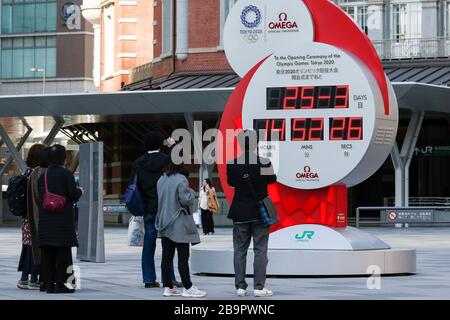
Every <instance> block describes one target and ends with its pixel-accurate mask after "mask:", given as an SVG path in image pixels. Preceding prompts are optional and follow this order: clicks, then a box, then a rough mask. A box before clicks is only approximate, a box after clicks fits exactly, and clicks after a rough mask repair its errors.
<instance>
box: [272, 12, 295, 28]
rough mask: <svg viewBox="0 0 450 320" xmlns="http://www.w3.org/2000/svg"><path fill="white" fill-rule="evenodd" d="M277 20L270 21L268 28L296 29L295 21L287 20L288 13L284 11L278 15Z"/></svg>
mask: <svg viewBox="0 0 450 320" xmlns="http://www.w3.org/2000/svg"><path fill="white" fill-rule="evenodd" d="M278 20H279V21H278V22H270V23H269V29H271V30H286V29H298V25H297V22H296V21H288V15H287V13H286V12H281V13H280V14H279V15H278Z"/></svg>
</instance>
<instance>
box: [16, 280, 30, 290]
mask: <svg viewBox="0 0 450 320" xmlns="http://www.w3.org/2000/svg"><path fill="white" fill-rule="evenodd" d="M17 288H19V289H25V290H27V289H28V280H25V281H22V280H19V282H17Z"/></svg>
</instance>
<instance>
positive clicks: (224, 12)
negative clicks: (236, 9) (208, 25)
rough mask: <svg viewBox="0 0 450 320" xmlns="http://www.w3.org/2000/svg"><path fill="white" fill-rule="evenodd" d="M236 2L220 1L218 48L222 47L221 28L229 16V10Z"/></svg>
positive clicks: (231, 0)
mask: <svg viewBox="0 0 450 320" xmlns="http://www.w3.org/2000/svg"><path fill="white" fill-rule="evenodd" d="M236 2H238V0H221V1H220V11H221V13H220V46H223V28H224V26H225V22H226V21H227V18H228V15H229V14H230V11H231V8H232V7H233V6H234V5H235V4H236Z"/></svg>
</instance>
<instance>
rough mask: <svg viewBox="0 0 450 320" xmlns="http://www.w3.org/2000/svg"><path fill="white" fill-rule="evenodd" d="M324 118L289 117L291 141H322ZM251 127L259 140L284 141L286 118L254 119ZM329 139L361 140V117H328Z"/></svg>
mask: <svg viewBox="0 0 450 320" xmlns="http://www.w3.org/2000/svg"><path fill="white" fill-rule="evenodd" d="M324 122H325V119H324V118H294V119H291V141H323V140H324V128H325V126H324ZM253 128H254V129H255V130H256V131H257V132H258V133H259V132H261V130H262V132H263V134H262V135H261V136H260V140H261V141H286V119H254V120H253ZM328 136H329V140H331V141H336V140H337V141H339V140H362V139H363V119H362V117H332V118H330V119H329V135H328Z"/></svg>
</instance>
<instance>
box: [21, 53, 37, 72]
mask: <svg viewBox="0 0 450 320" xmlns="http://www.w3.org/2000/svg"><path fill="white" fill-rule="evenodd" d="M34 67H35V63H34V49H29V48H25V49H24V50H23V76H24V77H25V78H31V77H34V76H35V73H36V72H32V71H31V70H30V69H31V68H34Z"/></svg>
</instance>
